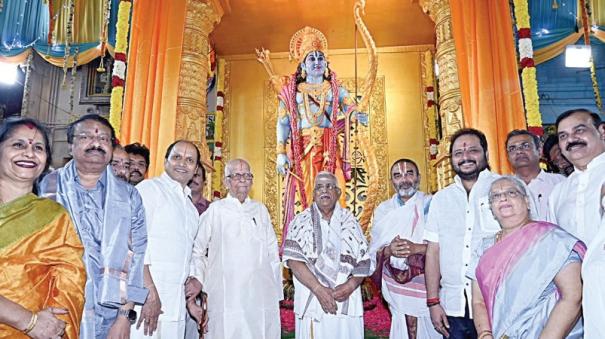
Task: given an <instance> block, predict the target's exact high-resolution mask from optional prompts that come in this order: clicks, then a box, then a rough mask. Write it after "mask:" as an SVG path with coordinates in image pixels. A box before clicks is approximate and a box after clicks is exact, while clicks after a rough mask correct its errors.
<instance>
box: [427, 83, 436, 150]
mask: <svg viewBox="0 0 605 339" xmlns="http://www.w3.org/2000/svg"><path fill="white" fill-rule="evenodd" d="M424 93H425V97H426V107H427V114H428V116H429V117H428V127H429V156H430V160H435V159H437V152H438V150H439V141H438V140H437V124H436V123H435V119H436V115H437V110H436V104H437V103H436V102H435V87H433V86H427V87H426V88H425V89H424Z"/></svg>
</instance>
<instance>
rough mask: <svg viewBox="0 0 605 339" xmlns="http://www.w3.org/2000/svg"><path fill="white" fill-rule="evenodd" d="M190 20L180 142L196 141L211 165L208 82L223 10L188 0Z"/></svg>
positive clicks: (182, 79)
mask: <svg viewBox="0 0 605 339" xmlns="http://www.w3.org/2000/svg"><path fill="white" fill-rule="evenodd" d="M186 1H187V16H186V19H185V30H184V37H183V53H182V56H181V70H180V72H179V87H178V96H177V106H176V138H177V139H186V140H190V141H193V142H194V143H195V144H196V145H197V146H198V148H199V149H200V152H201V160H202V162H204V163H205V164H208V165H211V162H210V151H209V150H208V144H207V142H206V114H207V113H208V106H207V100H206V99H207V98H206V82H207V79H208V71H209V68H210V64H209V59H208V53H209V48H210V42H209V38H208V35H209V34H210V32H212V30H213V29H214V26H215V24H217V23H218V22H219V21H220V18H221V16H222V14H223V12H222V9H221V8H220V6H219V5H217V4H216V2H215V1H204V0H186Z"/></svg>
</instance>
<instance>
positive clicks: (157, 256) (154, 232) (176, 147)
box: [131, 140, 200, 338]
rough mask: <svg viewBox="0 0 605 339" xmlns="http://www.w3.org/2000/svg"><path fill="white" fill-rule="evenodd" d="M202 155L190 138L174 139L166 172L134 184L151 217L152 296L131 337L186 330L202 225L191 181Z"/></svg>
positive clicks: (148, 264) (148, 271) (148, 276)
mask: <svg viewBox="0 0 605 339" xmlns="http://www.w3.org/2000/svg"><path fill="white" fill-rule="evenodd" d="M199 156H200V153H199V150H198V149H197V147H196V146H195V145H194V144H193V143H191V142H190V141H185V140H179V141H175V142H174V143H173V144H172V145H170V146H169V147H168V149H167V151H166V156H165V161H164V173H162V174H161V175H160V176H159V177H155V178H152V179H147V180H143V181H142V182H140V183H139V184H138V185H137V186H136V189H137V190H138V191H139V193H140V194H141V198H142V199H143V205H144V206H145V219H146V220H147V234H148V243H147V244H148V245H147V252H146V253H145V271H144V273H145V276H144V280H145V287H147V288H148V289H149V296H148V297H147V300H146V301H145V304H144V305H143V307H142V309H141V313H140V314H141V317H140V318H139V321H138V323H137V330H136V331H134V332H133V333H132V335H131V338H144V337H152V338H183V336H184V335H185V324H186V322H185V320H186V312H187V310H186V308H185V291H184V285H185V281H186V279H187V277H189V275H190V264H191V252H192V250H193V240H194V239H195V237H196V234H197V233H198V228H199V214H198V212H197V210H196V209H195V206H194V205H193V203H192V202H191V190H190V189H189V187H188V186H187V183H188V182H189V181H190V180H191V178H192V177H193V174H194V173H195V171H196V167H197V163H198V159H199ZM141 324H143V326H142V327H141Z"/></svg>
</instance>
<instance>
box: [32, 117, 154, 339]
mask: <svg viewBox="0 0 605 339" xmlns="http://www.w3.org/2000/svg"><path fill="white" fill-rule="evenodd" d="M67 142H68V143H69V147H70V150H71V154H72V155H73V160H71V161H69V162H68V163H67V164H66V165H65V167H63V168H60V169H58V170H56V171H54V172H51V173H50V174H48V175H47V176H46V177H45V178H44V180H43V181H42V182H41V183H40V189H39V192H40V195H41V196H47V197H50V198H53V199H55V200H56V201H57V202H58V203H60V204H61V205H63V206H64V207H65V209H67V211H68V212H69V214H70V215H71V218H72V219H73V222H74V224H75V226H76V229H77V232H78V235H79V236H80V240H81V241H82V244H83V245H84V264H85V266H86V275H87V278H86V286H85V290H84V293H85V304H84V312H83V316H82V322H81V326H80V338H84V339H89V338H90V339H92V338H95V339H96V338H109V339H115V338H128V337H129V335H130V326H131V324H132V323H134V320H135V319H136V313H135V311H134V310H133V308H134V305H135V304H143V303H144V302H145V298H146V297H147V289H146V288H144V287H143V259H144V256H145V248H146V247H147V229H146V226H145V210H144V208H143V204H142V202H141V196H140V195H139V193H138V192H137V190H136V189H135V188H134V187H133V186H132V185H130V184H128V183H127V182H124V181H123V180H120V179H119V178H117V177H116V176H115V175H114V174H113V171H112V169H111V167H110V166H108V165H109V162H110V160H111V156H112V149H113V147H115V146H116V144H117V143H116V138H115V131H114V130H113V127H112V126H111V124H110V123H109V121H107V119H105V118H103V117H101V116H99V115H96V114H87V115H84V116H82V117H80V118H79V119H78V120H76V121H75V122H73V123H71V124H70V125H69V126H68V128H67Z"/></svg>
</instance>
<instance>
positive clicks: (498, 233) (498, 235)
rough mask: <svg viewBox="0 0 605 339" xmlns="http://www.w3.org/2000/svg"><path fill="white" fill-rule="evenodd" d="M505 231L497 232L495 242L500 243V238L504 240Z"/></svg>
mask: <svg viewBox="0 0 605 339" xmlns="http://www.w3.org/2000/svg"><path fill="white" fill-rule="evenodd" d="M503 233H504V231H503V230H499V231H498V232H496V241H495V242H494V243H498V242H500V240H502V234H503Z"/></svg>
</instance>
